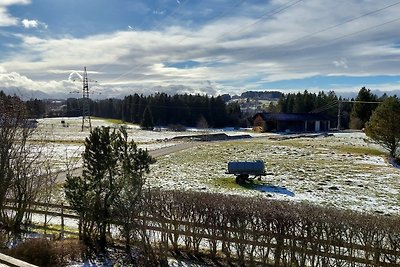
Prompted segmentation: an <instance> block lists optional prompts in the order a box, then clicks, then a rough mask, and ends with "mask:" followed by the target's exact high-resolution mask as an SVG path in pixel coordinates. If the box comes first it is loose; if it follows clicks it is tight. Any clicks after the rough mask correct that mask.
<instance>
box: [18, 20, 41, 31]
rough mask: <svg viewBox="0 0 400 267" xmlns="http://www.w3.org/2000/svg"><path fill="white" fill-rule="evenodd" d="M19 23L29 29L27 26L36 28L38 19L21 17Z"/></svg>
mask: <svg viewBox="0 0 400 267" xmlns="http://www.w3.org/2000/svg"><path fill="white" fill-rule="evenodd" d="M21 23H22V25H24V27H25V28H27V29H29V28H37V27H38V26H39V21H37V20H28V19H23V20H22V21H21Z"/></svg>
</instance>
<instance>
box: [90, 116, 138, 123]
mask: <svg viewBox="0 0 400 267" xmlns="http://www.w3.org/2000/svg"><path fill="white" fill-rule="evenodd" d="M92 118H95V119H99V120H104V121H106V122H109V123H112V124H130V123H128V122H125V121H123V120H119V119H109V118H99V117H92Z"/></svg>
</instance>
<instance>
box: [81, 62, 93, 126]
mask: <svg viewBox="0 0 400 267" xmlns="http://www.w3.org/2000/svg"><path fill="white" fill-rule="evenodd" d="M82 83H83V87H82V132H83V129H84V128H85V123H86V124H88V125H89V126H88V127H89V130H90V131H91V130H92V122H91V120H90V95H89V79H88V76H87V72H86V67H84V68H83V77H82Z"/></svg>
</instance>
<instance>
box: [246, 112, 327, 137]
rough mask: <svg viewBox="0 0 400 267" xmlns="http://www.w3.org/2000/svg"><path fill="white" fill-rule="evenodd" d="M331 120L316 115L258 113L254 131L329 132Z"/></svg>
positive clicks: (255, 117)
mask: <svg viewBox="0 0 400 267" xmlns="http://www.w3.org/2000/svg"><path fill="white" fill-rule="evenodd" d="M329 129H330V118H328V117H327V116H325V115H322V114H316V113H267V112H263V113H257V114H255V115H254V116H253V130H255V131H258V132H286V133H289V132H295V133H301V132H327V131H329Z"/></svg>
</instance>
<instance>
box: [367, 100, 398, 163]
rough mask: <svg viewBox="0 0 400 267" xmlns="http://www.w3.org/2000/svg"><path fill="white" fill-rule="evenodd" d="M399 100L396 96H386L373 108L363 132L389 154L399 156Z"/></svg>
mask: <svg viewBox="0 0 400 267" xmlns="http://www.w3.org/2000/svg"><path fill="white" fill-rule="evenodd" d="M399 122H400V100H399V99H398V98H397V97H387V98H385V100H384V101H383V102H382V103H381V104H380V105H379V106H378V107H377V108H376V109H375V111H374V112H373V113H372V116H371V118H370V120H369V121H368V123H367V124H366V129H365V133H366V134H367V136H369V137H371V138H372V139H374V140H375V141H376V142H378V143H379V144H381V145H382V146H383V147H384V148H386V149H387V150H389V153H390V156H392V157H396V156H397V157H398V156H399V146H400V123H399Z"/></svg>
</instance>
